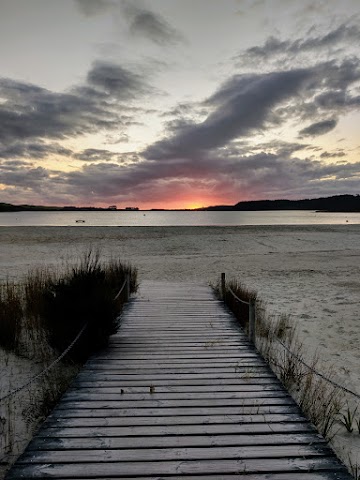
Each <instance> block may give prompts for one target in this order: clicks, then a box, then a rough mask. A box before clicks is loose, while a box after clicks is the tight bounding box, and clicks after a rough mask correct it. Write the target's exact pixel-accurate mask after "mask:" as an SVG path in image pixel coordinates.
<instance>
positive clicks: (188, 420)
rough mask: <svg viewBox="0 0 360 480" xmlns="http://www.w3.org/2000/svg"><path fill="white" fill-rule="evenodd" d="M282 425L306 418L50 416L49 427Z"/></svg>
mask: <svg viewBox="0 0 360 480" xmlns="http://www.w3.org/2000/svg"><path fill="white" fill-rule="evenodd" d="M280 422H289V423H291V422H294V423H297V422H306V418H304V416H303V415H300V414H299V413H286V414H273V413H271V414H269V413H263V414H255V413H254V414H248V415H244V414H233V415H228V414H225V415H190V416H189V415H180V416H179V415H177V416H175V415H174V416H167V415H166V416H156V417H154V416H134V417H114V416H109V417H86V418H85V417H82V418H72V417H70V418H63V417H50V418H49V419H48V420H47V421H46V422H45V424H44V425H45V427H46V426H48V427H51V428H52V427H54V428H77V427H86V428H87V427H89V428H90V427H100V428H102V427H135V426H143V425H151V426H153V425H165V426H167V425H218V424H220V425H225V424H228V423H231V424H232V423H237V424H241V425H244V424H257V423H259V424H263V423H266V424H272V423H280Z"/></svg>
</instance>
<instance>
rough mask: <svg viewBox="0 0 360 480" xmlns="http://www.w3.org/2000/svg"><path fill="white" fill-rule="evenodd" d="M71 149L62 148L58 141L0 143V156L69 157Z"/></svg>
mask: <svg viewBox="0 0 360 480" xmlns="http://www.w3.org/2000/svg"><path fill="white" fill-rule="evenodd" d="M72 154H73V152H72V150H70V149H68V148H64V147H63V146H61V145H59V144H58V143H52V144H47V143H26V142H25V143H21V142H17V143H13V144H11V145H3V146H2V145H0V158H5V159H14V158H30V159H40V158H45V157H48V156H49V155H60V156H66V157H70V156H72Z"/></svg>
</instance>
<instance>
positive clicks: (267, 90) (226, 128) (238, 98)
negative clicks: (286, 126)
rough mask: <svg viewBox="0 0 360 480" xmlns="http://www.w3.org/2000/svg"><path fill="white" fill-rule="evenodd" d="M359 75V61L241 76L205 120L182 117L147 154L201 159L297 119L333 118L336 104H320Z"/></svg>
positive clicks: (322, 125)
mask: <svg viewBox="0 0 360 480" xmlns="http://www.w3.org/2000/svg"><path fill="white" fill-rule="evenodd" d="M359 79H360V68H359V62H358V61H356V60H347V61H345V62H343V63H341V64H337V63H336V62H335V61H331V62H326V63H322V64H319V65H316V66H313V67H309V68H301V69H292V70H287V71H275V72H271V73H265V74H245V75H235V76H233V77H232V78H230V79H229V80H228V81H227V82H225V83H224V84H223V85H222V86H221V87H220V88H219V89H218V90H217V91H216V92H215V93H214V94H213V95H212V96H211V97H210V98H208V99H207V100H206V101H205V102H204V105H205V106H206V107H207V108H209V109H212V111H211V113H210V114H209V115H208V116H207V118H206V119H205V120H204V121H203V122H201V123H195V122H189V121H188V120H184V118H183V117H182V115H180V117H179V118H178V119H176V118H175V119H174V120H173V121H172V122H171V123H170V124H168V125H167V127H168V135H167V137H165V138H164V139H163V140H160V141H158V142H156V143H154V144H153V145H150V146H149V147H148V148H147V149H146V150H145V151H144V152H143V154H144V156H145V157H146V158H148V159H162V158H182V157H186V158H189V157H196V156H198V155H199V152H202V153H204V152H207V151H211V150H214V149H216V148H220V147H222V146H224V145H227V144H228V142H229V141H231V140H234V139H236V138H239V137H242V138H244V137H247V136H248V135H250V134H253V133H254V132H259V131H261V130H262V129H263V128H265V127H269V126H270V125H275V126H279V125H281V124H282V123H283V122H285V121H287V120H289V119H291V118H292V119H297V120H298V121H299V119H300V120H302V121H304V120H306V119H309V118H312V119H316V118H317V117H320V118H324V113H327V116H330V115H331V116H333V115H332V114H333V110H332V107H326V106H324V104H323V105H321V106H320V105H319V104H318V96H319V95H321V94H326V92H328V91H334V90H335V89H337V91H342V92H344V94H345V95H346V89H347V88H348V87H349V86H351V85H352V84H353V83H354V82H356V81H358V80H359ZM314 98H315V99H316V98H317V100H315V101H314ZM335 125H336V121H335V120H334V119H331V120H326V121H323V120H321V121H320V120H319V121H318V122H313V125H311V126H310V127H308V128H306V129H303V130H302V131H301V134H302V135H305V136H310V135H313V136H314V135H320V134H322V133H326V132H327V131H330V130H331V129H333V128H334V127H335ZM169 127H170V128H169Z"/></svg>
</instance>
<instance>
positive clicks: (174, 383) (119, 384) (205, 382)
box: [73, 375, 281, 393]
mask: <svg viewBox="0 0 360 480" xmlns="http://www.w3.org/2000/svg"><path fill="white" fill-rule="evenodd" d="M214 384H216V387H215V386H214ZM229 384H231V386H234V387H235V385H236V386H243V385H249V386H250V385H255V386H256V387H260V386H263V385H268V386H274V384H278V381H277V380H274V379H273V378H272V377H261V376H257V375H253V376H251V377H248V376H246V375H245V376H243V377H241V376H240V375H239V377H229V378H183V379H168V378H166V379H159V380H158V379H156V378H141V377H140V378H139V379H138V380H128V379H126V378H120V379H118V380H96V379H94V380H93V381H91V379H90V378H88V379H78V380H77V381H76V382H74V384H73V386H74V387H76V388H77V387H78V388H96V389H104V388H106V389H109V388H110V389H111V388H124V387H143V386H145V387H146V388H147V387H149V385H152V386H154V387H178V386H179V387H188V386H194V387H203V386H209V387H211V391H213V390H214V388H215V389H216V388H218V387H219V386H224V387H228V386H229ZM279 387H281V385H279ZM221 390H222V391H226V388H225V389H224V390H223V389H222V388H221ZM201 391H202V390H201ZM110 393H111V392H110Z"/></svg>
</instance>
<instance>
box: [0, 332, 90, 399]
mask: <svg viewBox="0 0 360 480" xmlns="http://www.w3.org/2000/svg"><path fill="white" fill-rule="evenodd" d="M87 326H88V324H87V323H85V325H83V327H82V328H81V330H80V331H79V333H78V334H77V335H76V337H75V338H74V340H73V341H72V342H71V343H70V345H69V346H68V347H67V348H66V349H65V350H64V351H63V352H62V354H61V355H59V356H58V357H57V358H56V359H55V360H54V361H53V362H51V363H50V365H48V366H47V367H46V368H44V370H42V371H41V372H40V373H38V374H36V375H34V376H33V377H31V378H30V380H28V381H27V382H26V383H25V384H24V385H22V386H21V387H18V388H15V389H14V390H12V391H11V392H9V393H8V394H6V395H4V396H3V397H1V398H0V402H3V401H4V400H6V399H7V398H9V397H12V396H13V395H15V394H17V393H19V392H21V390H24V388H26V387H28V386H29V385H31V384H32V383H33V382H34V381H35V380H37V379H38V378H41V377H42V376H44V375H45V374H46V373H47V372H48V371H49V370H51V369H52V368H53V367H54V366H55V365H56V364H58V363H59V362H60V361H61V360H62V359H63V358H64V357H65V355H66V354H67V353H69V351H70V350H71V349H72V348H73V346H74V345H75V343H76V342H77V341H78V340H79V338H80V337H81V335H82V334H83V332H84V330H85V329H86V327H87Z"/></svg>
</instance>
